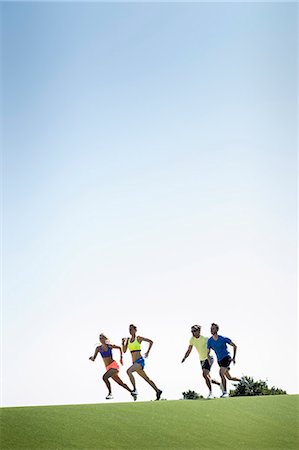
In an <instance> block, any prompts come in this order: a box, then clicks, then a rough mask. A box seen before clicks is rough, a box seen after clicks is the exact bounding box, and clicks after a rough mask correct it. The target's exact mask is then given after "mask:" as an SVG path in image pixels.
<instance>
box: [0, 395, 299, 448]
mask: <svg viewBox="0 0 299 450" xmlns="http://www.w3.org/2000/svg"><path fill="white" fill-rule="evenodd" d="M0 411H1V449H2V450H4V449H28V450H29V449H30V450H34V449H38V450H42V449H48V450H52V449H57V450H61V449H106V448H107V449H108V448H110V449H115V450H117V449H181V450H184V449H209V450H211V449H237V450H241V449H248V450H255V449H269V450H274V449H283V450H288V449H295V448H296V449H298V448H299V432H298V430H299V418H298V414H299V396H298V395H290V396H284V395H282V396H266V397H244V398H240V397H239V398H228V399H214V400H177V401H161V402H136V403H134V402H132V403H112V404H97V405H72V406H44V407H26V408H2V409H1V410H0Z"/></svg>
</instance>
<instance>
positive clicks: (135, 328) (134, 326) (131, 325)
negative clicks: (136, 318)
mask: <svg viewBox="0 0 299 450" xmlns="http://www.w3.org/2000/svg"><path fill="white" fill-rule="evenodd" d="M131 327H133V328H134V330H135V331H137V327H136V325H133V324H132V323H131V324H130V328H131Z"/></svg>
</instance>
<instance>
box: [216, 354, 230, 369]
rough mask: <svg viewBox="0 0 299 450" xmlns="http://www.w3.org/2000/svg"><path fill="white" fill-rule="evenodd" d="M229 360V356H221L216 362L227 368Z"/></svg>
mask: <svg viewBox="0 0 299 450" xmlns="http://www.w3.org/2000/svg"><path fill="white" fill-rule="evenodd" d="M231 360H232V359H231V357H230V356H225V358H223V359H221V360H220V361H218V364H219V366H220V367H226V368H227V369H229V366H230V363H231Z"/></svg>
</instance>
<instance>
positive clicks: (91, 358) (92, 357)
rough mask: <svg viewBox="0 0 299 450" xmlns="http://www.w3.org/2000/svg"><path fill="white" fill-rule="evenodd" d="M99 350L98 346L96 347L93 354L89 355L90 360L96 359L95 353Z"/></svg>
mask: <svg viewBox="0 0 299 450" xmlns="http://www.w3.org/2000/svg"><path fill="white" fill-rule="evenodd" d="M99 351H100V347H97V348H96V349H95V352H94V355H93V356H90V357H89V359H90V360H91V361H94V360H95V359H96V357H97V354H98V353H99Z"/></svg>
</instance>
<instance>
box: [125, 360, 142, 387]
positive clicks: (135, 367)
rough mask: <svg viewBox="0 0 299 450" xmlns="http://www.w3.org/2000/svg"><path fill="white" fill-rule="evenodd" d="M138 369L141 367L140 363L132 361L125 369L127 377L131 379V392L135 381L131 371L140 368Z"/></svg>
mask: <svg viewBox="0 0 299 450" xmlns="http://www.w3.org/2000/svg"><path fill="white" fill-rule="evenodd" d="M140 369H141V365H140V364H138V363H134V364H133V365H132V366H131V367H129V368H128V370H127V374H128V377H129V378H130V381H131V383H132V386H133V392H135V391H136V382H135V378H134V377H133V372H136V370H140Z"/></svg>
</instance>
